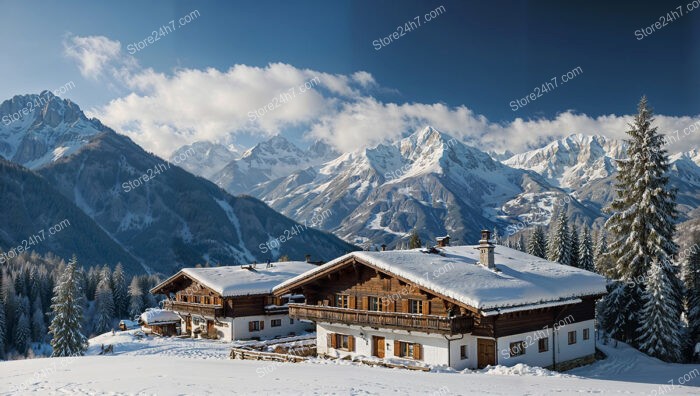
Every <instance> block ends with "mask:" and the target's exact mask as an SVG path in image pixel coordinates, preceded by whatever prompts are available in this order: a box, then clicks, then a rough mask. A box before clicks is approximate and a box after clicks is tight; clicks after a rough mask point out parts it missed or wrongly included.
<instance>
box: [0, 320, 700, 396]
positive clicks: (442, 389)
mask: <svg viewBox="0 0 700 396" xmlns="http://www.w3.org/2000/svg"><path fill="white" fill-rule="evenodd" d="M294 342H299V343H306V342H307V341H305V340H303V339H300V340H296V341H294ZM101 344H105V345H106V344H113V345H114V352H115V356H111V355H110V356H96V355H95V354H97V353H99V352H100V346H101ZM230 347H231V344H230V343H224V342H217V341H207V340H186V339H175V338H157V337H148V338H143V339H138V338H136V337H135V336H134V332H133V331H131V332H125V333H116V334H115V335H114V336H113V335H112V334H111V333H108V334H104V335H101V336H99V337H96V338H93V339H92V340H91V347H90V350H89V351H88V355H89V356H86V357H78V358H60V359H31V360H22V361H13V362H2V363H0V384H1V385H0V395H10V394H42V395H45V394H70V395H97V394H100V395H101V394H110V395H130V394H141V395H223V394H241V395H268V394H270V395H272V394H274V395H277V394H282V395H387V394H393V395H434V396H445V395H545V394H557V395H574V394H576V395H581V394H603V395H607V394H620V395H622V394H624V395H657V396H658V395H699V394H700V365H679V364H665V363H662V362H660V361H658V360H655V359H651V358H649V357H646V356H644V355H642V354H641V353H639V352H637V351H636V350H634V349H632V348H629V347H627V346H625V345H620V346H619V347H618V348H616V349H615V348H612V347H610V346H601V349H602V350H604V351H605V352H606V353H608V355H609V356H608V359H606V360H603V361H600V362H597V363H595V364H593V365H590V366H587V367H582V368H578V369H575V370H572V371H570V372H568V373H566V374H560V373H555V372H550V371H547V370H544V369H540V368H533V367H527V366H523V365H518V366H516V367H511V368H505V367H496V368H491V369H488V370H481V371H463V372H450V371H449V370H435V371H436V372H430V373H425V372H415V371H408V370H400V369H386V368H378V367H376V368H375V367H368V366H364V365H358V364H356V363H352V362H347V361H328V360H321V359H313V360H311V361H309V362H307V363H296V364H294V363H277V362H265V361H252V360H246V361H240V360H229V359H228V352H229V350H230ZM679 378H681V381H683V382H686V384H685V385H684V386H680V385H679ZM683 378H684V379H683ZM671 380H673V387H672V386H671V382H670V381H671ZM685 380H688V381H685ZM18 389H20V390H18Z"/></svg>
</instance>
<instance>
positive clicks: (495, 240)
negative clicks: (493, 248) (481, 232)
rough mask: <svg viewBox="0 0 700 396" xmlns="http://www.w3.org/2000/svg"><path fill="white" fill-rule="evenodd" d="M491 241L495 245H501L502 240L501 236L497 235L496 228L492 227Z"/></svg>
mask: <svg viewBox="0 0 700 396" xmlns="http://www.w3.org/2000/svg"><path fill="white" fill-rule="evenodd" d="M491 241H492V242H493V243H494V244H495V245H502V244H503V240H502V239H501V236H500V235H499V234H498V227H493V233H492V234H491Z"/></svg>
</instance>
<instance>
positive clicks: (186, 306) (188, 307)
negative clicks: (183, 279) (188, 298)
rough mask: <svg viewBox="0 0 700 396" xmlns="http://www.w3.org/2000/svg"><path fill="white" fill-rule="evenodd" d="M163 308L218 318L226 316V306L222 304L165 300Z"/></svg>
mask: <svg viewBox="0 0 700 396" xmlns="http://www.w3.org/2000/svg"><path fill="white" fill-rule="evenodd" d="M163 308H165V309H169V310H172V311H177V312H180V313H190V314H195V315H202V316H210V317H217V318H219V317H222V316H224V308H223V307H222V306H220V305H207V304H197V303H188V302H182V301H172V300H165V301H163Z"/></svg>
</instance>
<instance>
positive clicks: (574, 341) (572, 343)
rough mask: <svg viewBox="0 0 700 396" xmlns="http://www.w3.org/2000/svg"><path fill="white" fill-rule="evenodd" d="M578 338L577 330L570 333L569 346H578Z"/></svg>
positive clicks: (568, 335)
mask: <svg viewBox="0 0 700 396" xmlns="http://www.w3.org/2000/svg"><path fill="white" fill-rule="evenodd" d="M572 335H573V337H572ZM576 338H577V334H576V330H572V331H570V332H569V333H568V334H567V342H568V345H574V344H576V342H577V340H576Z"/></svg>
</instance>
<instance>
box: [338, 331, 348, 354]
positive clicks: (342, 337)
mask: <svg viewBox="0 0 700 396" xmlns="http://www.w3.org/2000/svg"><path fill="white" fill-rule="evenodd" d="M335 337H336V339H335V349H340V350H343V351H350V336H349V335H347V334H339V333H336V334H335Z"/></svg>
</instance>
